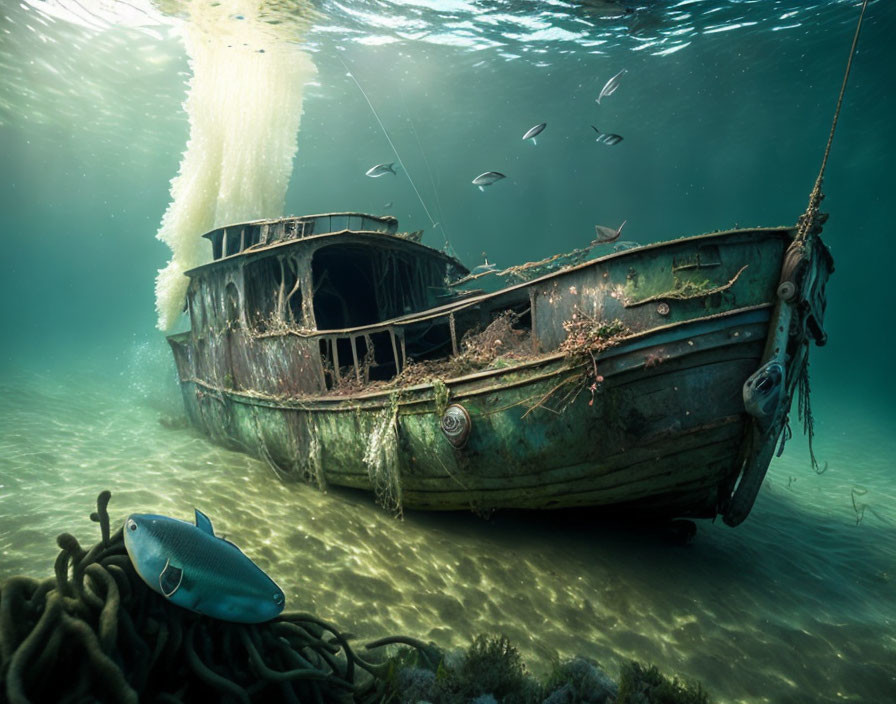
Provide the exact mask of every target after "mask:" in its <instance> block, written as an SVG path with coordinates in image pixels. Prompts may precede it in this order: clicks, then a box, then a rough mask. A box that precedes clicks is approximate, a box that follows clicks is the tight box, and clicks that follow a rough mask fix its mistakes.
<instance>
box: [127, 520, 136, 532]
mask: <svg viewBox="0 0 896 704" xmlns="http://www.w3.org/2000/svg"><path fill="white" fill-rule="evenodd" d="M127 527H128V530H129V531H132V532H133V531H135V530H137V521H135V520H134V519H133V518H129V519H128V522H127Z"/></svg>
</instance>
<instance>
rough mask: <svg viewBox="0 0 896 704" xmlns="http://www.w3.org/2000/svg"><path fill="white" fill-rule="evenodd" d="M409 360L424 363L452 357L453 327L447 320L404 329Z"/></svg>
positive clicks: (433, 321)
mask: <svg viewBox="0 0 896 704" xmlns="http://www.w3.org/2000/svg"><path fill="white" fill-rule="evenodd" d="M404 341H405V350H406V354H407V357H408V359H410V360H413V361H415V362H423V361H426V360H434V359H447V358H448V357H450V356H451V353H452V347H451V326H450V324H449V321H448V319H447V318H443V319H440V320H431V321H426V322H425V323H417V324H415V325H408V326H407V327H406V328H405V329H404Z"/></svg>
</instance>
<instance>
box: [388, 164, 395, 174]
mask: <svg viewBox="0 0 896 704" xmlns="http://www.w3.org/2000/svg"><path fill="white" fill-rule="evenodd" d="M394 167H395V162H394V161H393V162H392V163H390V164H389V165H388V166H387V167H386V169H388V170H389V171H391V172H392V173H393V174H394V173H395V168H394Z"/></svg>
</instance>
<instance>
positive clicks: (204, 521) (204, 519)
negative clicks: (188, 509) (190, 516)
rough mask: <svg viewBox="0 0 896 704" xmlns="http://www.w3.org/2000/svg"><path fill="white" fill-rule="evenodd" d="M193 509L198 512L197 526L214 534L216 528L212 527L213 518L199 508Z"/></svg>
mask: <svg viewBox="0 0 896 704" xmlns="http://www.w3.org/2000/svg"><path fill="white" fill-rule="evenodd" d="M193 510H194V511H195V512H196V527H197V528H198V529H199V530H201V531H203V532H205V533H208V534H209V535H214V534H215V529H214V528H212V521H211V519H210V518H209V517H208V516H206V515H205V514H204V513H203V512H202V511H200V510H199V509H198V508H194V509H193Z"/></svg>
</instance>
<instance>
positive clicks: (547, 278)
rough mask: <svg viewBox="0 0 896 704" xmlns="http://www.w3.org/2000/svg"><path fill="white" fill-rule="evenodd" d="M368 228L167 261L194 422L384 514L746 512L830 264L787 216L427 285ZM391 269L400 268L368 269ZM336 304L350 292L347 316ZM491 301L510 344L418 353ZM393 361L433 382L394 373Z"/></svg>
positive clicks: (343, 304) (384, 237) (437, 270)
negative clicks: (469, 353)
mask: <svg viewBox="0 0 896 704" xmlns="http://www.w3.org/2000/svg"><path fill="white" fill-rule="evenodd" d="M348 215H349V214H347V215H346V217H348ZM351 216H353V217H362V216H356V215H354V214H351ZM326 217H331V216H326ZM363 217H370V216H363ZM371 221H372V222H374V224H376V222H378V221H377V220H376V219H375V218H371ZM283 222H286V225H283V226H282V228H283V229H284V230H288V229H289V228H290V225H289V223H290V222H291V221H288V220H287V221H267V223H266V224H267V225H272V224H273V226H276V225H277V224H279V223H283ZM382 222H384V223H386V226H384V228H383V230H380V231H379V232H374V231H372V230H370V228H369V227H368V228H366V229H365V230H350V229H347V228H346V229H344V230H341V231H339V232H337V233H330V232H328V233H323V234H310V233H307V232H306V234H304V235H303V236H293V237H292V238H288V239H287V240H286V241H283V240H280V239H277V238H274V240H273V243H272V244H268V243H262V246H261V247H259V246H258V245H257V244H254V245H253V244H250V245H248V249H247V246H246V245H245V243H246V241H249V242H251V241H252V240H253V239H256V240H257V239H259V237H258V236H257V234H252V233H249V234H248V235H247V234H246V231H245V228H246V227H249V226H235V227H242V228H244V229H243V230H242V231H241V233H240V235H239V238H240V244H241V248H238V247H234V251H233V252H232V253H231V254H229V255H226V254H225V252H226V251H227V250H226V244H221V243H219V245H218V246H217V251H218V253H219V255H221V256H218V257H216V260H215V261H214V262H212V263H211V264H209V265H206V266H205V267H202V268H201V270H194V271H193V272H190V275H191V285H190V292H189V294H188V304H189V307H190V312H191V321H192V323H193V326H192V330H191V331H189V332H186V333H182V334H180V335H175V336H172V337H170V338H169V340H170V343H171V346H172V349H173V350H174V354H175V359H176V362H177V367H178V372H179V375H180V381H181V387H182V391H183V397H184V402H185V406H186V410H187V414H188V416H189V418H190V420H191V421H192V422H193V424H194V425H196V426H197V427H199V428H201V429H202V430H203V431H204V432H206V433H207V434H208V435H209V436H211V437H212V438H214V439H215V440H217V441H219V442H222V443H226V444H229V445H231V446H235V447H239V448H242V449H244V450H246V451H248V452H250V453H252V454H255V455H257V456H259V457H262V458H264V459H265V460H266V461H268V462H269V463H270V464H271V465H272V466H273V467H275V468H276V469H277V471H278V473H282V474H283V475H290V476H296V477H302V478H304V479H306V480H308V481H311V482H313V483H316V484H317V485H318V486H320V487H324V486H327V485H334V486H345V487H355V488H360V489H365V490H368V491H371V492H373V493H374V494H375V495H376V496H377V498H378V500H379V501H380V502H381V503H382V504H383V505H385V506H387V507H389V508H390V509H393V510H401V508H402V507H405V508H412V509H425V510H458V509H472V510H475V511H490V510H493V509H501V508H525V509H553V508H566V507H589V506H590V507H599V508H600V509H601V510H614V511H631V512H642V513H644V514H648V515H650V516H651V517H655V518H666V517H673V516H691V517H715V516H716V515H718V514H721V515H723V516H724V518H725V520H726V521H727V522H729V523H731V524H737V523H739V522H741V521H742V520H743V519H744V518H745V517H746V515H747V514H748V513H749V510H750V507H751V506H752V503H753V500H754V499H755V493H756V491H758V485H759V483H761V481H762V477H763V476H764V474H765V471H766V469H767V467H768V463H769V462H770V460H771V454H772V453H771V449H773V448H774V447H775V445H776V442H777V440H778V438H779V436H780V434H781V431H782V429H783V427H784V425H785V423H786V419H787V413H788V411H789V408H790V402H791V400H792V397H793V395H794V393H795V391H796V386H797V382H798V380H799V378H800V377H801V375H802V374H803V373H804V370H805V365H806V359H807V356H806V354H807V353H806V350H807V347H808V343H809V341H810V340H813V339H814V340H815V341H816V342H820V343H823V342H824V334H823V331H822V326H821V324H822V317H823V310H824V286H825V282H826V280H827V277H828V276H829V274H830V272H831V271H832V269H833V265H832V260H831V258H830V255H829V254H828V252H827V249H826V248H825V247H824V245H823V243H821V240H820V239H819V238H818V237H817V234H816V235H815V236H814V238H813V239H810V241H809V242H808V246H807V244H806V243H805V242H801V243H797V238H796V231H795V230H794V229H791V228H761V229H750V230H733V231H729V232H722V233H714V234H709V235H701V236H698V237H690V238H685V239H681V240H675V241H672V242H666V243H661V244H657V245H651V246H647V247H640V248H637V249H631V250H627V251H624V252H618V253H614V254H611V255H608V256H606V257H601V258H598V259H594V260H591V261H586V262H584V263H579V264H577V265H574V266H567V267H563V268H559V269H557V270H556V271H549V272H548V273H545V274H543V275H542V276H540V277H538V278H535V279H534V280H531V281H523V282H522V283H519V284H516V285H512V286H507V287H505V288H502V289H499V290H497V291H494V292H492V293H484V292H477V291H474V292H469V291H460V290H451V288H450V287H446V286H445V279H446V278H448V279H452V278H453V279H457V278H459V277H460V276H461V275H463V274H464V273H466V270H465V269H463V267H462V265H460V264H459V263H458V262H456V261H454V260H451V259H450V258H448V257H445V256H444V255H442V254H440V253H437V252H435V251H434V250H430V249H428V248H426V247H423V246H422V245H419V244H417V243H416V242H413V241H411V240H407V239H402V238H401V237H400V236H398V235H395V234H394V228H392V231H391V232H389V231H387V230H388V226H391V222H386V220H385V219H383V220H382ZM367 224H368V225H369V223H367ZM313 225H314V227H316V228H317V229H320V226H319V225H318V224H317V223H313ZM302 228H303V229H305V230H307V229H308V226H307V225H303V226H302ZM222 229H223V228H222ZM232 229H233V228H231V230H232ZM312 229H313V228H312ZM216 233H220V231H216ZM216 233H210V235H211V236H210V239H212V240H213V243H214V242H215V236H216ZM230 237H231V238H232V239H231V241H232V240H233V239H235V237H234V235H232V234H231V235H230ZM219 239H220V240H226V239H227V235H221V236H220V237H219ZM796 244H799V247H796ZM795 249H799V251H798V252H797V251H795ZM371 251H375V252H377V254H375V255H371V254H370V252H371ZM340 254H344V257H342V258H340V256H339V255H340ZM362 257H363V259H362ZM371 257H373V258H374V259H375V261H374V263H371V264H369V266H368V264H366V263H365V262H367V260H368V259H371ZM377 257H379V258H378V259H377ZM272 261H273V262H276V264H274V265H272V264H271V263H270V262H272ZM266 262H267V263H266ZM343 266H344V267H348V268H349V269H351V270H352V274H351V276H350V277H347V276H345V275H343V274H341V273H340V267H343ZM413 266H416V269H411V268H408V267H413ZM368 270H369V272H370V275H369V276H368ZM412 270H414V271H417V272H419V276H420V277H422V278H421V279H420V280H419V281H413V280H411V281H410V283H407V282H406V283H405V284H400V283H396V282H395V281H392V280H391V279H390V275H389V274H390V272H391V273H392V275H393V276H407V275H408V272H410V271H412ZM290 272H293V274H294V275H293V276H292V277H291V276H290ZM261 276H270V281H268V282H267V283H266V284H263V282H262V283H260V281H259V277H261ZM368 279H369V282H368V283H358V282H364V281H367V280H368ZM333 282H336V284H333ZM340 282H341V283H340ZM785 284H787V285H785ZM328 285H329V286H331V289H332V291H328V290H327V287H328ZM340 286H341V287H342V288H339V287H340ZM356 287H360V288H356ZM365 287H366V288H365ZM402 287H403V288H402ZM362 289H364V290H362ZM289 291H293V293H292V294H290V293H289ZM321 291H323V292H324V294H321V293H320V292H321ZM433 291H435V292H436V293H433ZM309 292H315V293H312V294H311V295H308V293H309ZM295 294H298V295H299V297H300V298H301V301H300V302H296V301H295V300H294V296H295ZM319 295H324V296H326V297H324V298H322V301H323V302H322V303H319V302H318V299H317V296H319ZM355 296H364V297H365V298H366V299H368V300H369V301H372V302H369V303H368V304H365V305H368V307H369V311H368V315H367V317H366V318H365V317H363V316H362V317H361V318H358V317H357V315H355V316H354V317H353V314H352V312H351V304H352V302H353V301H354V300H355ZM259 309H260V310H261V313H262V314H263V315H261V314H259ZM290 311H291V312H290ZM508 311H509V312H510V313H511V314H512V319H513V320H514V325H515V329H514V330H512V334H513V335H516V336H518V337H519V339H521V340H524V341H525V343H524V344H525V350H524V351H523V353H520V351H519V348H517V350H516V352H515V353H514V354H508V355H506V356H498V357H497V358H495V359H493V360H491V361H490V362H489V363H488V364H486V365H485V366H484V367H483V368H481V369H473V370H469V369H467V370H464V371H463V372H462V373H460V372H456V371H453V370H452V369H451V368H450V367H445V366H444V365H443V366H439V363H440V362H444V361H446V360H447V361H450V360H452V359H455V360H456V359H458V358H462V357H463V355H464V340H467V339H470V335H472V334H473V333H475V331H477V330H481V329H482V328H484V327H487V325H488V324H489V322H490V321H492V320H494V319H495V318H496V316H499V315H501V314H503V313H505V312H508ZM576 320H578V321H579V322H581V321H582V320H587V321H596V322H602V323H608V322H610V321H612V322H613V324H614V325H615V326H616V327H615V328H614V330H616V334H615V336H614V339H613V340H612V341H608V344H606V345H603V344H602V345H599V346H598V347H587V348H581V349H575V347H574V346H571V345H570V336H571V335H572V332H571V331H572V330H573V329H574V328H573V327H571V322H572V323H575V321H576ZM334 322H335V323H337V324H336V325H334ZM493 342H494V341H493ZM497 344H498V345H501V344H502V341H500V340H499V341H498V342H497ZM503 344H505V345H506V344H507V342H506V341H504V343H503ZM414 363H417V364H422V365H424V366H423V367H422V368H423V369H426V367H425V365H427V364H430V365H434V366H432V371H433V373H432V374H431V375H430V376H428V377H427V378H426V379H425V380H424V381H422V382H421V380H420V379H419V378H416V379H412V380H411V381H410V382H408V381H406V380H405V376H403V374H405V375H406V374H407V372H408V369H409V368H411V369H413V364H414ZM758 370H759V376H757V372H758ZM745 384H746V385H747V386H748V387H749V388H745ZM458 407H459V408H458ZM452 414H453V415H452ZM458 424H459V425H458ZM455 426H457V427H455ZM455 429H456V430H457V431H458V433H462V434H463V436H462V437H460V436H458V437H455V436H453V435H452V434H451V433H452V432H453V430H455ZM770 448H771V449H770Z"/></svg>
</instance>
